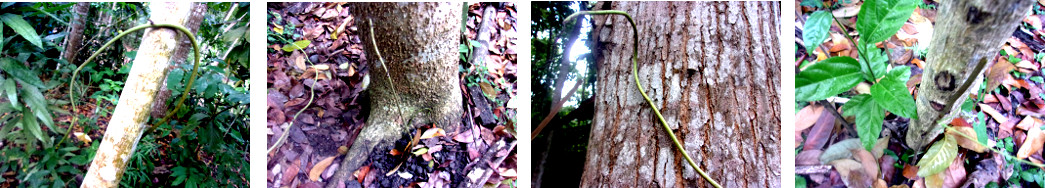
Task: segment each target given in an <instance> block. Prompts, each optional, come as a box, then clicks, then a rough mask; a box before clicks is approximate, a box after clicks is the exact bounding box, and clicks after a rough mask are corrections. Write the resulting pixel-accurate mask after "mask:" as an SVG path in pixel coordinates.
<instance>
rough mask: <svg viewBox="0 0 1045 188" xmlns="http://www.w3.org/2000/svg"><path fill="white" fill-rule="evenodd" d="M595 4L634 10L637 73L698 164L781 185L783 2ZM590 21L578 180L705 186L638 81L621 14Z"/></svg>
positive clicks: (726, 180)
mask: <svg viewBox="0 0 1045 188" xmlns="http://www.w3.org/2000/svg"><path fill="white" fill-rule="evenodd" d="M601 3H603V4H600V5H598V6H596V7H608V8H609V9H613V10H622V11H625V12H628V13H629V14H631V15H632V16H633V17H634V19H635V22H636V24H638V30H639V31H638V34H639V39H638V40H639V41H638V42H639V49H638V64H639V66H638V67H639V70H638V76H639V79H640V80H641V81H642V83H643V87H645V89H646V91H647V94H648V95H649V96H650V98H651V99H652V100H653V101H654V104H655V105H657V106H658V107H660V109H661V112H663V116H664V118H665V120H667V122H668V126H670V127H671V128H672V131H674V132H676V133H675V134H676V135H678V136H679V140H680V142H681V143H682V145H683V146H684V148H685V151H686V152H688V153H689V154H690V156H692V157H693V159H694V161H695V162H697V164H698V166H700V168H702V169H703V170H705V171H706V172H707V173H708V174H709V175H710V176H711V177H712V178H713V179H715V180H716V181H717V182H719V183H721V184H722V185H723V186H724V187H780V186H781V185H780V180H781V179H780V176H781V172H780V160H781V159H780V156H779V154H780V152H781V150H780V114H781V112H780V104H779V101H780V72H779V71H780V68H779V67H780V59H779V57H780V51H779V48H780V41H779V39H778V38H777V36H778V35H779V34H780V24H779V23H780V20H779V18H780V14H781V13H780V4H779V2H601ZM605 3H612V4H610V5H607V4H605ZM593 19H594V21H593V23H594V30H593V32H594V33H593V35H594V39H593V40H595V41H597V42H598V44H597V46H596V47H594V48H592V49H593V53H595V57H596V58H595V61H596V63H599V66H600V69H599V70H598V80H599V82H597V83H596V89H595V90H597V91H599V92H598V93H597V94H596V96H595V97H596V101H595V107H596V113H595V118H594V120H593V121H594V122H593V125H592V128H591V138H590V139H589V141H588V153H587V159H586V160H587V161H586V162H585V167H584V174H583V176H582V180H581V186H580V187H708V186H709V184H708V183H707V181H705V180H703V179H702V178H701V177H700V176H699V175H697V173H696V172H695V171H694V170H693V169H692V167H690V166H689V165H687V164H686V162H685V159H684V158H683V157H682V155H681V154H680V153H679V152H678V151H677V150H676V149H675V147H674V145H673V144H672V141H671V140H670V138H669V137H668V135H667V132H666V131H665V130H663V128H662V127H661V125H660V122H658V121H657V120H656V117H655V116H654V114H653V111H652V109H651V108H650V106H649V105H647V102H646V101H645V100H643V98H642V96H641V95H640V94H639V92H638V90H637V89H636V88H635V87H636V86H635V83H634V78H633V75H632V74H633V72H632V71H631V66H632V62H631V54H632V50H633V47H632V43H633V42H634V41H632V37H631V35H632V29H631V26H630V24H629V23H628V21H627V19H625V18H624V17H622V16H593ZM785 152H786V151H785Z"/></svg>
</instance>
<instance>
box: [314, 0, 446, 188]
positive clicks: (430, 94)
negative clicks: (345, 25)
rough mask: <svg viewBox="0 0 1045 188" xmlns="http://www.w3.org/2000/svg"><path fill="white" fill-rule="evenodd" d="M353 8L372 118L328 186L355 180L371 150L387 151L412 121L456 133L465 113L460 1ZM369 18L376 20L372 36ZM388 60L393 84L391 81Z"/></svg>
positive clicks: (389, 4)
mask: <svg viewBox="0 0 1045 188" xmlns="http://www.w3.org/2000/svg"><path fill="white" fill-rule="evenodd" d="M350 8H352V13H353V14H355V15H357V16H356V25H357V26H359V32H360V33H359V36H360V38H361V39H362V40H363V43H364V44H365V45H364V46H365V47H364V49H365V50H366V54H367V57H366V59H368V60H369V63H367V64H368V65H369V66H370V67H369V70H370V74H371V75H370V76H371V79H370V80H371V85H370V88H369V89H368V90H369V91H368V92H370V96H371V100H370V103H371V110H370V112H371V116H370V117H369V119H368V120H367V123H366V127H364V128H363V130H362V131H361V132H360V133H359V136H358V137H357V138H356V140H355V141H354V142H353V144H352V146H351V148H350V149H349V151H348V153H347V157H346V158H345V160H344V161H343V162H342V165H341V166H340V168H339V169H338V171H337V173H336V174H335V175H334V177H333V178H332V180H331V181H329V182H331V183H328V184H327V186H328V187H335V186H337V185H338V184H339V183H342V182H344V181H347V180H352V179H355V178H354V177H351V174H352V172H353V171H355V170H356V169H358V168H359V167H360V166H363V165H364V162H365V161H366V160H367V158H368V156H369V155H370V153H371V152H387V151H389V150H390V148H391V146H392V144H393V142H394V141H395V140H396V139H399V137H400V134H401V133H402V132H407V131H410V129H413V128H414V125H420V124H433V123H434V124H435V125H436V127H439V128H442V129H444V130H446V132H455V131H456V129H457V128H458V127H459V124H460V119H459V118H461V113H462V112H461V110H462V107H461V105H462V102H461V101H462V99H461V89H460V88H459V87H460V86H459V84H460V78H458V75H457V66H458V64H459V63H458V59H457V57H458V52H457V50H458V45H459V42H458V41H459V40H460V39H461V34H460V31H461V24H460V23H461V13H462V12H461V4H460V3H361V4H358V5H356V6H352V7H350ZM369 19H373V23H374V24H373V29H374V33H373V36H374V39H371V37H370V36H371V33H370V27H371V24H370V23H369V22H368V20H369ZM371 40H376V42H377V46H378V48H380V50H381V52H380V53H381V55H382V56H383V57H384V59H385V62H384V63H382V62H379V61H378V58H377V52H376V51H375V49H374V48H373V44H372V43H371ZM384 64H387V66H386V67H387V68H388V72H389V73H387V74H388V75H390V76H391V79H392V80H393V82H394V84H393V83H389V82H388V78H387V76H386V72H385V70H384V68H382V66H385V65H384ZM391 87H395V90H396V92H398V99H396V98H397V96H396V94H393V92H392V90H391ZM396 101H398V102H396ZM400 108H402V109H403V111H402V116H404V117H402V119H401V120H402V121H403V122H401V121H400V112H399V109H400ZM410 122H412V123H413V125H410V124H408V123H410ZM345 178H348V179H347V180H346V179H345Z"/></svg>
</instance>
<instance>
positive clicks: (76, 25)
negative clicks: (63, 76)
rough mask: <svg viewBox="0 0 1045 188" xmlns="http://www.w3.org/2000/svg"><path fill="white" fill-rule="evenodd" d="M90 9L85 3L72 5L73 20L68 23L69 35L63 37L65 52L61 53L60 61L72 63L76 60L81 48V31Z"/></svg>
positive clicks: (89, 5) (88, 4)
mask: <svg viewBox="0 0 1045 188" xmlns="http://www.w3.org/2000/svg"><path fill="white" fill-rule="evenodd" d="M90 9H91V4H90V3H86V2H79V3H76V5H73V8H72V15H73V19H72V20H70V21H69V30H68V31H69V35H68V36H67V37H65V45H64V46H65V50H63V51H62V59H65V61H66V62H69V63H73V62H74V61H75V60H76V54H78V53H79V52H80V47H83V31H84V29H85V28H86V26H85V25H86V24H87V23H86V21H87V15H88V14H89V13H90V12H88V11H90Z"/></svg>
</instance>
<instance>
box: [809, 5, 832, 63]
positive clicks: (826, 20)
mask: <svg viewBox="0 0 1045 188" xmlns="http://www.w3.org/2000/svg"><path fill="white" fill-rule="evenodd" d="M831 19H832V17H831V12H828V11H816V12H813V14H811V15H809V19H806V25H805V29H803V30H802V41H804V42H805V45H806V52H807V53H809V54H812V53H813V50H814V49H816V47H817V46H820V44H822V43H824V40H827V37H828V36H830V31H831Z"/></svg>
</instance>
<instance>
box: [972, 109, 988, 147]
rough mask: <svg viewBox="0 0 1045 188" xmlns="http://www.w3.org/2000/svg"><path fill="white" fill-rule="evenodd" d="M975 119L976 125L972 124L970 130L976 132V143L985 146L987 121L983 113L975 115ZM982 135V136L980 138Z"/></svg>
mask: <svg viewBox="0 0 1045 188" xmlns="http://www.w3.org/2000/svg"><path fill="white" fill-rule="evenodd" d="M976 118H977V119H978V120H979V121H977V122H976V124H972V129H974V130H976V142H979V143H980V144H983V145H984V146H986V145H987V119H984V116H983V112H979V113H977V114H976ZM981 135H983V136H981Z"/></svg>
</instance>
